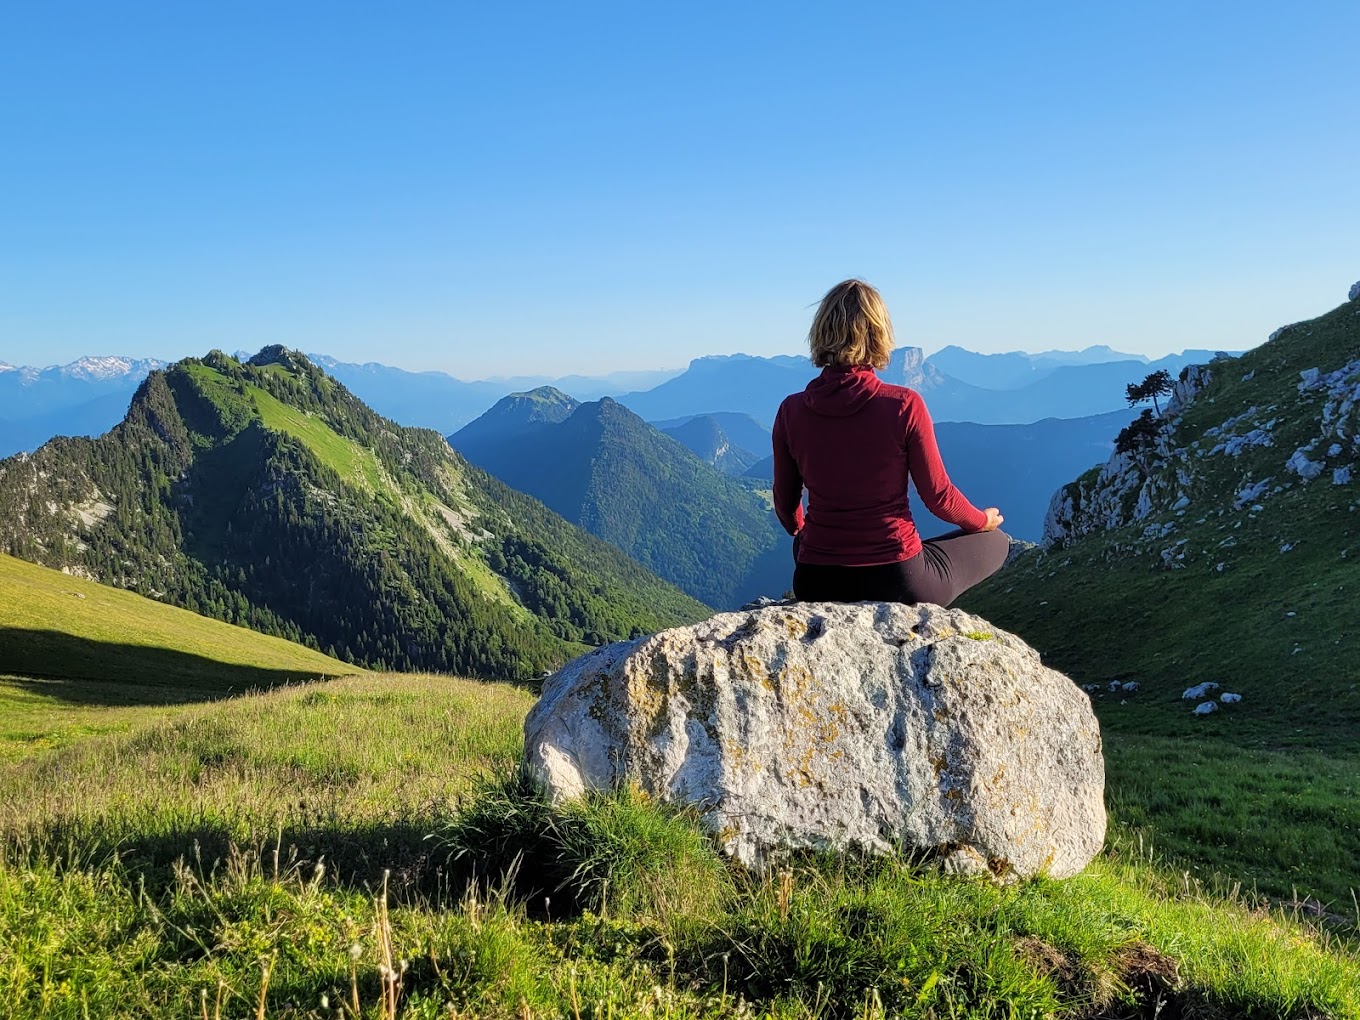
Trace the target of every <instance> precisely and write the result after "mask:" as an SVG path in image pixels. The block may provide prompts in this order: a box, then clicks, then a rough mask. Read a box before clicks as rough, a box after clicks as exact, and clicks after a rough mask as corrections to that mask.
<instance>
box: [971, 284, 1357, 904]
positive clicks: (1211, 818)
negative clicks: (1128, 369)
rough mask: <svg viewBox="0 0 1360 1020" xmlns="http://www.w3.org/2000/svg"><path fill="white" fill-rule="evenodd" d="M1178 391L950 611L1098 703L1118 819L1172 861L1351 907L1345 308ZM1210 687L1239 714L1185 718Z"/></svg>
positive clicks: (1351, 381) (1218, 707)
mask: <svg viewBox="0 0 1360 1020" xmlns="http://www.w3.org/2000/svg"><path fill="white" fill-rule="evenodd" d="M1178 389H1179V393H1178V394H1177V396H1176V397H1175V398H1173V402H1172V406H1171V408H1170V410H1168V411H1167V412H1166V413H1165V414H1163V415H1162V416H1161V417H1160V418H1159V419H1157V421H1156V427H1155V431H1154V433H1153V434H1151V435H1150V436H1149V437H1148V439H1147V440H1146V441H1145V443H1144V444H1143V445H1142V446H1141V447H1140V448H1135V449H1132V450H1130V451H1128V452H1126V453H1119V454H1116V455H1115V456H1113V457H1112V458H1111V459H1110V461H1109V462H1108V463H1107V464H1105V465H1104V466H1103V467H1099V468H1093V469H1092V470H1091V471H1089V472H1087V473H1086V474H1085V475H1083V476H1082V477H1081V478H1080V479H1078V480H1077V481H1075V482H1073V483H1072V484H1070V485H1068V486H1066V487H1065V488H1064V489H1063V490H1061V491H1060V492H1059V493H1058V494H1056V496H1055V498H1054V502H1053V505H1052V507H1051V508H1050V512H1049V519H1048V522H1047V525H1046V545H1047V548H1046V549H1042V550H1036V551H1034V552H1031V553H1028V554H1026V555H1025V556H1023V557H1021V558H1020V559H1019V560H1017V561H1016V562H1015V564H1013V565H1012V566H1011V567H1009V568H1008V569H1006V570H1005V571H1003V572H1002V573H1000V574H998V575H997V576H996V577H994V578H992V579H991V580H990V581H989V582H988V583H987V584H985V585H983V586H980V587H979V588H978V589H976V590H975V591H974V592H971V593H969V594H968V595H967V596H965V598H964V599H963V603H964V604H965V605H966V607H967V608H968V609H969V610H971V611H974V612H978V613H981V614H983V615H985V616H987V617H988V618H989V619H991V620H993V621H994V622H995V623H996V624H997V625H998V626H1001V627H1004V628H1006V629H1007V630H1011V631H1014V632H1016V633H1018V634H1020V635H1021V636H1022V637H1024V638H1025V640H1027V641H1029V642H1030V643H1031V644H1033V645H1034V646H1035V647H1037V648H1038V649H1039V650H1040V651H1041V652H1042V653H1043V655H1044V657H1045V660H1046V661H1047V662H1049V663H1050V664H1051V665H1053V666H1054V667H1055V668H1057V669H1060V670H1063V671H1064V672H1066V673H1068V674H1069V675H1070V676H1072V677H1073V678H1074V679H1076V680H1077V681H1078V682H1080V683H1085V684H1091V685H1096V687H1097V689H1096V690H1095V691H1093V692H1092V697H1093V700H1094V701H1095V703H1096V707H1097V711H1098V712H1099V714H1100V717H1101V722H1102V726H1103V727H1104V729H1105V731H1106V734H1107V738H1108V739H1107V757H1108V761H1109V764H1110V798H1111V805H1112V807H1113V808H1114V809H1115V812H1116V816H1117V817H1119V818H1121V819H1122V820H1124V821H1125V822H1128V823H1132V824H1135V825H1138V826H1141V827H1145V828H1147V829H1148V830H1149V831H1150V832H1151V833H1152V834H1153V837H1154V839H1155V840H1157V842H1158V843H1159V845H1160V846H1161V847H1162V848H1164V849H1167V850H1169V851H1172V852H1174V853H1175V854H1176V855H1178V856H1179V857H1180V858H1181V859H1183V860H1186V861H1198V862H1201V863H1203V864H1206V865H1208V866H1211V867H1214V868H1215V869H1218V870H1220V871H1223V872H1226V873H1228V874H1230V875H1233V876H1236V877H1242V878H1244V879H1246V880H1248V881H1255V882H1257V883H1259V885H1260V887H1261V888H1262V889H1266V890H1269V891H1272V892H1275V893H1287V892H1288V891H1289V890H1290V889H1291V888H1298V889H1300V890H1301V891H1304V890H1306V891H1309V892H1311V893H1312V894H1314V895H1317V896H1320V897H1321V898H1323V899H1325V900H1331V901H1333V902H1336V903H1338V904H1348V903H1349V902H1350V890H1351V889H1354V888H1356V887H1357V886H1360V872H1358V871H1357V869H1356V866H1355V862H1356V861H1357V860H1360V801H1357V799H1356V796H1355V794H1356V791H1357V790H1360V750H1357V747H1356V745H1355V741H1354V735H1355V733H1356V732H1357V730H1356V727H1357V725H1358V724H1360V665H1357V662H1358V661H1360V660H1358V659H1357V654H1358V653H1360V624H1358V623H1357V620H1360V612H1357V607H1360V599H1358V598H1357V595H1360V573H1358V572H1357V571H1356V568H1355V566H1354V564H1353V562H1352V561H1353V560H1354V559H1355V558H1356V557H1360V486H1358V485H1357V477H1358V476H1360V441H1358V440H1357V434H1360V412H1358V411H1357V408H1358V407H1360V302H1357V301H1352V302H1350V303H1348V304H1346V305H1343V306H1341V307H1340V308H1337V309H1335V310H1334V311H1332V312H1329V313H1328V314H1326V315H1324V316H1321V317H1320V318H1317V319H1314V320H1312V321H1309V322H1303V323H1298V324H1295V325H1293V326H1290V327H1287V328H1285V329H1284V330H1282V331H1279V332H1278V333H1277V334H1276V335H1275V336H1274V337H1273V338H1272V339H1271V340H1270V341H1269V342H1268V343H1266V344H1264V345H1263V346H1261V347H1259V348H1257V349H1255V350H1252V351H1249V352H1248V353H1246V354H1244V355H1243V356H1242V357H1241V358H1239V359H1232V360H1222V361H1215V362H1212V363H1210V364H1209V365H1208V366H1203V367H1201V368H1197V369H1191V370H1189V371H1188V372H1187V373H1186V374H1185V375H1184V376H1183V379H1182V381H1181V383H1180V384H1179V387H1178ZM1291 465H1292V466H1291ZM1112 682H1118V683H1119V684H1120V685H1121V686H1120V688H1119V690H1117V691H1112V690H1109V686H1110V684H1111V683H1112ZM1204 682H1212V683H1217V684H1220V685H1221V687H1220V688H1219V689H1218V691H1215V692H1213V693H1212V694H1211V695H1210V697H1211V698H1212V697H1213V695H1215V694H1222V693H1231V694H1240V695H1241V698H1242V700H1241V701H1240V702H1235V703H1224V702H1222V701H1217V702H1214V704H1215V708H1214V709H1213V710H1212V712H1211V713H1210V714H1207V715H1195V714H1193V709H1194V707H1195V706H1198V705H1202V704H1206V703H1207V702H1208V700H1209V699H1203V698H1190V699H1186V698H1184V697H1183V696H1182V695H1183V694H1184V692H1185V691H1186V690H1187V689H1189V688H1191V687H1193V686H1195V685H1197V684H1200V683H1204ZM1124 683H1130V684H1137V685H1139V689H1138V690H1137V691H1127V692H1126V691H1125V690H1124V689H1123V687H1122V685H1123V684H1124Z"/></svg>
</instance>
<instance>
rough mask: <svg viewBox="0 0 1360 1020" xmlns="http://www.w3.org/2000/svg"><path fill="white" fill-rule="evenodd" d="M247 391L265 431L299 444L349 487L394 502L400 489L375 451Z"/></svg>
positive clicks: (261, 392)
mask: <svg viewBox="0 0 1360 1020" xmlns="http://www.w3.org/2000/svg"><path fill="white" fill-rule="evenodd" d="M280 371H283V370H282V369H280ZM247 389H248V391H249V393H250V395H251V397H252V399H254V401H255V406H256V407H257V408H259V411H260V418H261V420H262V421H263V422H264V424H265V427H266V428H270V429H273V430H274V431H275V432H283V433H285V434H286V435H289V436H292V437H293V438H294V439H296V440H298V441H299V442H300V443H302V444H303V445H304V446H306V447H307V448H308V449H309V450H311V451H312V453H314V454H315V455H316V457H317V459H318V460H320V461H321V463H323V464H325V465H326V466H327V467H329V468H330V469H331V470H333V471H334V472H335V473H336V474H338V475H339V476H340V477H341V478H342V479H343V480H344V481H345V482H346V483H348V484H349V485H352V486H354V487H355V488H357V489H361V490H363V491H365V492H367V493H369V494H370V495H384V496H389V497H391V498H393V499H396V498H397V497H398V496H399V495H400V492H399V487H398V486H397V484H396V483H395V482H394V481H393V480H392V478H391V477H390V476H389V475H388V474H387V472H386V471H384V470H383V467H382V465H381V464H380V463H378V458H377V456H376V455H375V454H374V453H373V452H372V451H370V450H366V449H364V448H363V447H362V446H360V445H359V444H358V443H355V442H353V441H352V440H349V439H346V438H345V437H344V436H342V435H340V433H338V432H336V431H335V430H334V429H333V428H331V427H330V426H329V425H327V424H326V423H325V422H324V421H322V420H321V419H320V418H318V417H317V416H316V415H313V414H307V413H306V412H305V411H300V410H298V409H297V408H296V407H291V406H289V405H288V404H285V403H284V402H283V401H281V400H279V399H278V398H277V397H275V396H273V395H272V394H271V393H269V392H268V391H266V390H263V389H261V388H260V387H258V386H250V387H247Z"/></svg>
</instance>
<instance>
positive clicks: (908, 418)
mask: <svg viewBox="0 0 1360 1020" xmlns="http://www.w3.org/2000/svg"><path fill="white" fill-rule="evenodd" d="M808 343H809V345H810V346H811V348H812V363H813V364H814V365H817V366H818V367H820V368H821V370H822V374H821V375H819V376H818V377H817V378H816V379H814V380H812V382H810V383H808V385H807V388H806V389H805V390H803V392H801V393H794V394H791V395H790V396H788V397H786V398H785V399H784V402H783V403H782V404H780V406H779V413H778V414H777V415H776V416H775V420H774V436H773V440H774V508H775V512H776V513H777V514H778V515H779V520H780V522H781V523H782V524H783V525H784V528H785V530H787V531H788V533H789V534H791V535H793V536H794V545H793V548H794V559H795V561H796V566H795V568H794V572H793V593H794V595H795V596H796V597H797V598H798V599H800V600H802V601H807V602H861V601H879V602H906V603H916V602H934V603H936V604H938V605H942V606H947V605H949V603H951V602H953V601H954V599H956V598H958V596H959V595H960V594H961V593H962V592H964V591H965V590H967V589H968V588H971V587H972V586H973V585H975V584H977V583H978V582H979V581H981V580H982V579H983V578H986V577H990V576H991V575H992V574H993V573H995V572H996V571H997V569H998V568H1000V566H1001V564H1003V563H1004V562H1005V561H1006V553H1007V551H1008V549H1009V548H1010V539H1009V538H1008V537H1007V536H1006V534H1005V533H1004V532H1002V531H998V530H997V527H998V526H999V525H1000V524H1001V522H1002V520H1003V518H1002V516H1001V514H1000V513H999V512H998V511H997V508H996V507H988V508H987V509H986V510H979V509H977V508H976V507H975V506H973V504H971V503H970V502H968V500H967V499H965V498H964V495H963V493H961V492H959V490H958V489H956V488H955V487H954V486H953V484H951V483H950V481H949V475H948V474H947V473H946V472H945V469H944V464H943V463H941V461H940V452H939V448H938V447H937V446H936V444H935V427H934V425H933V424H932V423H931V420H930V414H929V413H928V412H927V411H926V405H925V401H924V400H922V399H921V395H920V394H919V393H917V392H916V391H915V390H912V389H908V388H907V387H905V386H892V385H889V384H888V383H885V382H883V381H882V380H881V379H879V378H878V376H877V375H876V374H875V372H874V370H875V369H882V368H886V367H887V365H888V358H889V356H890V355H891V354H892V348H893V334H892V323H891V321H890V320H889V319H888V309H887V307H886V306H885V305H884V304H883V299H882V298H881V297H880V296H879V293H878V291H876V290H875V289H874V288H873V287H871V286H869V285H868V284H867V283H865V282H864V281H863V280H846V281H845V282H844V283H838V284H837V285H836V286H834V287H832V288H831V290H829V291H828V292H827V295H826V297H824V298H822V304H821V307H819V308H818V309H817V315H816V317H815V318H814V319H813V320H812V329H811V330H810V331H809V333H808ZM908 476H910V478H911V480H912V481H914V482H915V483H916V491H917V492H918V493H919V494H920V496H921V499H922V500H923V501H924V502H925V505H926V506H927V507H928V508H929V510H930V512H931V513H933V514H934V515H935V516H936V517H939V518H940V519H942V520H945V521H948V522H949V523H951V524H954V525H957V526H958V528H959V529H960V530H958V531H953V532H950V533H949V534H947V535H941V536H940V537H939V538H932V539H930V540H928V541H924V542H923V541H922V540H921V537H920V536H919V535H918V534H917V532H916V525H915V524H913V523H912V519H911V508H910V507H909V506H908V505H907V479H908ZM804 488H806V489H807V492H808V506H807V514H806V516H804V513H803V505H802V501H803V489H804Z"/></svg>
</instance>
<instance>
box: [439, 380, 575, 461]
mask: <svg viewBox="0 0 1360 1020" xmlns="http://www.w3.org/2000/svg"><path fill="white" fill-rule="evenodd" d="M580 406H581V405H580V402H579V401H577V400H575V399H573V398H572V397H569V396H567V394H565V393H563V392H562V391H561V390H558V389H554V388H553V387H551V386H540V387H539V388H538V389H535V390H530V391H529V392H528V393H511V394H510V395H509V396H505V397H501V399H500V400H498V401H496V403H495V404H493V405H492V407H491V409H490V410H489V411H487V412H486V413H485V414H483V415H481V416H480V417H478V418H476V419H474V420H473V421H471V422H469V423H468V424H466V425H464V426H463V427H462V428H461V429H459V430H458V433H457V439H458V443H457V446H456V447H455V449H457V450H458V451H459V452H460V453H462V454H463V456H465V457H467V458H468V459H470V460H471V461H472V462H473V463H474V464H475V463H478V459H477V458H479V457H480V458H494V457H495V456H497V455H496V453H495V452H494V451H495V450H496V449H497V448H498V447H499V446H500V445H501V444H502V443H505V442H507V441H509V440H513V439H518V438H519V437H520V436H522V435H524V434H525V433H529V432H532V431H534V430H535V429H537V428H538V427H539V426H540V425H555V424H557V423H558V422H560V421H563V420H564V419H566V418H568V417H569V416H570V415H571V413H572V412H573V411H575V410H576V409H577V408H578V407H580ZM453 438H454V437H453V436H450V437H449V439H450V441H452V440H453Z"/></svg>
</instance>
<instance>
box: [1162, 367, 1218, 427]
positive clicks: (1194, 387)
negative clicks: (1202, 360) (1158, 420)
mask: <svg viewBox="0 0 1360 1020" xmlns="http://www.w3.org/2000/svg"><path fill="white" fill-rule="evenodd" d="M1213 378H1214V376H1213V373H1212V372H1211V371H1210V370H1209V366H1208V365H1186V366H1185V368H1184V369H1182V370H1181V377H1180V378H1179V379H1178V380H1177V381H1176V383H1175V385H1174V386H1172V387H1171V399H1170V400H1168V401H1167V402H1166V415H1167V417H1174V416H1175V415H1178V414H1180V413H1181V412H1182V411H1184V410H1185V408H1186V407H1188V406H1189V405H1190V403H1191V402H1192V401H1194V399H1195V397H1196V396H1198V395H1199V393H1200V391H1201V390H1203V389H1204V387H1206V386H1208V385H1209V383H1211V382H1212V381H1213Z"/></svg>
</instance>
